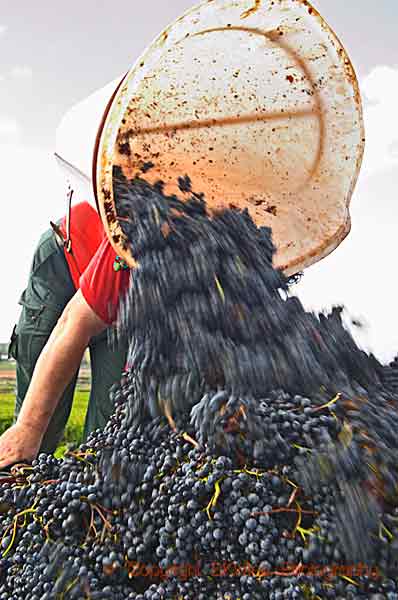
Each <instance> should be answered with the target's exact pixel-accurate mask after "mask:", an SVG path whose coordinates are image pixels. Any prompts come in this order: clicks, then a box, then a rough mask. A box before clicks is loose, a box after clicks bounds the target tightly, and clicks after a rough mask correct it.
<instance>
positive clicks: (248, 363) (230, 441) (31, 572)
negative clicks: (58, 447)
mask: <svg viewBox="0 0 398 600" xmlns="http://www.w3.org/2000/svg"><path fill="white" fill-rule="evenodd" d="M114 180H115V189H114V193H115V197H116V199H117V203H118V204H117V207H118V213H119V215H120V217H121V224H122V226H123V229H124V233H125V234H126V236H127V238H128V239H129V240H131V247H132V252H133V254H134V257H135V258H136V260H137V262H138V267H137V268H136V269H135V270H134V272H133V273H132V277H131V285H130V289H129V291H128V294H127V295H126V297H125V298H124V299H123V302H122V304H121V309H120V315H119V319H118V323H117V328H116V330H115V337H116V338H117V337H120V336H128V338H129V341H130V352H129V357H128V365H127V369H126V372H125V373H124V374H123V377H122V380H121V382H120V383H119V384H115V386H113V388H112V390H111V392H110V400H111V401H112V402H113V403H114V405H115V411H114V414H113V416H112V417H111V419H110V421H109V422H108V424H107V426H106V428H105V429H104V430H103V431H100V430H97V431H95V432H93V433H92V434H91V435H90V437H89V439H88V440H87V441H86V443H84V444H82V445H81V446H80V447H78V448H77V449H75V450H74V451H69V453H67V455H66V457H65V458H64V459H62V460H57V459H55V458H54V457H52V456H46V455H40V456H39V457H38V459H37V460H36V461H34V462H33V464H32V465H17V466H14V467H13V468H12V469H11V472H10V473H5V474H3V475H0V513H1V518H0V553H1V554H0V557H1V558H0V600H22V599H23V600H26V599H29V600H39V599H40V600H69V599H70V600H89V599H92V600H95V599H101V600H119V599H120V600H122V599H123V600H124V599H130V600H164V599H170V600H191V599H192V600H265V599H269V600H282V599H304V600H306V599H307V600H318V599H323V598H339V599H341V600H343V599H344V600H348V599H352V600H356V599H360V598H364V599H365V598H370V599H373V600H381V599H382V598H386V599H387V600H398V583H397V573H396V566H397V565H396V562H397V558H396V556H395V555H396V550H398V543H397V541H396V540H397V539H398V494H397V484H398V480H397V476H398V473H397V465H398V462H397V458H398V457H397V451H398V442H397V441H396V439H397V436H396V434H395V432H396V431H398V416H397V415H398V413H397V411H396V406H397V401H398V377H397V373H398V368H397V364H396V363H392V364H391V365H389V366H382V365H381V364H380V363H379V362H378V361H377V360H376V359H375V358H374V357H373V356H368V355H367V354H365V353H364V352H362V351H361V350H360V349H359V348H358V347H357V346H356V344H355V342H354V340H353V339H352V337H351V335H350V334H349V332H348V331H347V330H346V329H345V328H344V327H343V324H342V320H341V309H340V308H335V309H333V310H332V311H331V313H330V314H328V315H315V314H313V313H308V312H306V311H305V310H304V308H303V307H302V305H301V303H300V302H299V300H298V299H297V298H295V297H293V296H291V292H290V288H289V281H288V280H287V278H286V277H285V276H284V275H283V274H282V273H281V272H279V271H277V270H275V269H274V268H273V266H272V259H273V255H274V247H273V245H272V240H271V232H270V230H268V229H265V228H262V229H258V228H257V227H256V226H255V225H254V223H253V222H252V220H251V218H250V216H249V214H248V213H247V212H240V211H239V210H237V209H235V208H233V207H231V208H230V210H227V211H224V212H221V213H219V214H213V215H212V216H211V218H210V217H209V215H208V214H207V208H206V202H205V199H204V198H203V196H201V195H200V194H196V193H194V192H193V191H192V189H191V184H190V181H189V178H187V177H184V178H181V179H180V181H179V185H180V190H181V193H182V194H184V195H185V196H186V198H185V201H182V200H181V199H178V198H177V197H171V196H166V195H165V194H164V188H163V186H162V184H161V183H159V184H157V185H155V186H150V185H149V184H148V183H146V182H145V181H143V180H141V179H136V180H134V181H132V182H129V181H127V180H125V179H124V178H123V176H122V174H121V172H120V171H117V170H116V171H115V173H114Z"/></svg>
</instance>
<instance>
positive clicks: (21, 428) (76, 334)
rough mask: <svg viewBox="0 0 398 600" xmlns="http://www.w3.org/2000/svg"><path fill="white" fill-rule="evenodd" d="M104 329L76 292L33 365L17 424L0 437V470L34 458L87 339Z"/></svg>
mask: <svg viewBox="0 0 398 600" xmlns="http://www.w3.org/2000/svg"><path fill="white" fill-rule="evenodd" d="M106 327H108V325H107V324H106V323H104V322H103V321H102V320H101V319H100V318H99V317H98V316H97V314H96V313H95V312H94V311H93V310H92V309H91V308H90V306H89V305H88V304H87V302H86V300H85V299H84V297H83V294H82V293H81V291H80V290H78V291H77V292H76V294H75V295H74V297H73V298H72V300H71V301H70V302H69V304H68V305H67V306H66V307H65V310H64V312H63V313H62V315H61V318H60V319H59V321H58V323H57V325H56V326H55V328H54V330H53V332H52V334H51V336H50V338H49V339H48V342H47V344H46V346H45V347H44V348H43V351H42V353H41V355H40V357H39V360H38V361H37V363H36V367H35V370H34V373H33V377H32V381H31V383H30V386H29V389H28V392H27V394H26V397H25V399H24V402H23V405H22V408H21V411H20V413H19V415H18V419H17V422H16V423H15V425H13V426H12V427H10V429H8V430H7V431H6V432H5V433H4V434H3V435H2V436H1V437H0V469H1V468H4V467H6V466H7V465H11V464H15V463H16V462H18V461H21V460H32V459H34V458H36V456H37V453H38V451H39V449H40V445H41V441H42V439H43V436H44V434H45V432H46V430H47V426H48V424H49V422H50V419H51V417H52V415H53V413H54V411H55V409H56V407H57V404H58V402H59V400H60V398H61V396H62V394H63V392H64V391H65V389H66V387H67V385H68V384H69V382H70V381H71V380H72V377H73V376H74V374H75V373H76V371H77V370H78V369H79V366H80V363H81V360H82V357H83V354H84V351H85V349H86V348H87V346H88V344H89V341H90V339H91V338H92V337H93V336H95V335H98V334H99V333H101V332H102V331H103V330H104V329H106Z"/></svg>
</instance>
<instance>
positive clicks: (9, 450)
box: [0, 423, 43, 470]
mask: <svg viewBox="0 0 398 600" xmlns="http://www.w3.org/2000/svg"><path fill="white" fill-rule="evenodd" d="M42 438H43V434H42V433H41V432H39V431H37V430H36V429H34V428H33V427H31V426H29V425H25V424H20V423H16V424H15V425H13V426H12V427H10V428H9V429H7V431H5V432H4V433H3V435H2V436H1V437H0V470H1V469H4V468H6V467H8V466H11V465H15V464H16V463H20V462H31V461H32V460H34V459H35V458H36V456H37V454H38V452H39V449H40V445H41V442H42Z"/></svg>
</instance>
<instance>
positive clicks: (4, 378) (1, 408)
mask: <svg viewBox="0 0 398 600" xmlns="http://www.w3.org/2000/svg"><path fill="white" fill-rule="evenodd" d="M13 371H14V365H13V364H12V363H9V362H6V361H3V362H1V361H0V434H1V433H3V431H5V430H6V429H7V428H8V427H9V426H10V425H11V424H12V422H13V416H14V404H15V374H14V372H13ZM89 385H90V384H89V379H88V377H87V374H86V373H85V374H83V376H82V377H80V378H79V383H78V385H77V387H76V392H75V398H74V401H73V407H72V412H71V414H70V417H69V421H68V423H67V426H66V429H65V435H64V439H63V440H62V443H61V445H60V446H59V448H58V449H57V452H56V456H61V455H62V454H63V453H64V452H65V450H66V449H67V448H68V446H69V445H74V444H78V443H79V442H80V441H81V437H82V433H83V427H84V419H85V416H86V410H87V403H88V397H89Z"/></svg>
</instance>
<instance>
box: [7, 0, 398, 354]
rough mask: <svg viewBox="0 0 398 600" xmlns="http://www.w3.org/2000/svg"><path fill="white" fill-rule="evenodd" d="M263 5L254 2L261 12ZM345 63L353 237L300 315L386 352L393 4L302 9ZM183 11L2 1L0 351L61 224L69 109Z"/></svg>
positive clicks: (329, 3)
mask: <svg viewBox="0 0 398 600" xmlns="http://www.w3.org/2000/svg"><path fill="white" fill-rule="evenodd" d="M264 1H265V0H264ZM314 4H315V6H316V7H317V8H318V10H319V11H320V12H321V14H322V15H323V16H324V17H325V18H326V20H327V21H328V22H329V24H330V25H331V26H332V27H333V29H334V30H335V32H336V33H337V35H338V36H339V37H340V39H341V40H342V42H343V44H344V46H345V47H346V49H347V50H348V53H349V55H350V57H351V58H352V60H353V63H354V66H355V68H356V71H357V74H358V76H359V79H360V83H361V88H362V92H363V96H364V101H365V118H366V125H367V138H368V146H367V155H366V159H365V163H364V168H363V170H362V174H361V177H360V181H359V184H358V186H357V190H356V192H355V195H354V198H353V202H352V218H353V230H352V233H351V235H350V236H349V238H348V239H347V240H346V241H345V242H344V243H343V244H342V245H341V246H340V248H339V249H338V250H337V251H336V252H335V253H334V254H333V255H332V256H330V257H328V258H327V259H325V260H323V261H322V262H321V263H319V264H318V265H316V266H314V267H311V268H310V269H308V270H307V272H306V274H305V277H304V279H303V282H302V283H301V284H300V286H299V287H298V288H297V289H298V291H299V293H300V296H301V297H302V299H303V301H304V302H305V304H306V305H307V306H308V307H315V308H317V309H322V308H324V307H327V306H330V305H332V304H333V303H344V304H346V305H347V307H348V308H349V309H350V311H351V312H352V313H353V314H354V315H359V316H362V317H364V318H365V320H366V321H367V322H368V324H369V328H368V329H367V330H365V331H363V332H362V333H361V342H362V343H363V344H365V345H367V347H369V348H370V349H371V350H373V351H375V352H376V354H378V355H379V356H380V357H381V358H383V359H387V358H389V357H391V356H392V355H393V354H395V353H397V352H398V317H397V314H398V308H397V287H398V286H397V280H396V277H397V275H396V257H397V256H398V242H397V239H398V205H397V202H398V171H397V167H398V119H397V117H396V107H397V106H398V37H397V34H396V31H397V26H398V2H396V0H379V1H378V2H375V1H374V0H354V1H351V2H349V1H348V0H314ZM191 5H192V2H191V1H190V0H172V1H166V0H158V1H157V2H156V3H150V2H134V1H131V0H130V1H129V2H126V1H124V0H122V1H121V2H118V3H110V2H108V3H105V2H103V1H101V0H68V2H61V1H60V0H51V1H50V0H36V2H31V1H30V0H29V1H28V0H13V1H12V2H10V1H8V2H6V1H5V0H3V2H2V4H1V11H0V172H1V194H2V203H3V210H2V216H1V220H0V281H1V282H2V287H3V291H2V295H1V308H2V310H1V313H0V341H6V340H7V339H8V337H9V334H10V332H11V329H12V326H13V323H14V322H15V320H16V319H17V317H18V314H19V307H18V304H17V301H18V297H19V295H20V293H21V292H22V290H23V288H24V286H25V283H26V278H27V275H28V271H29V264H30V260H31V257H32V252H33V249H34V246H35V243H36V242H37V240H38V238H39V237H40V234H41V233H42V231H44V229H46V228H47V226H48V223H49V221H50V219H52V220H54V219H56V218H58V217H60V216H62V214H63V213H64V210H65V209H64V206H65V199H64V186H63V183H62V181H61V179H60V177H59V175H58V171H57V168H56V166H55V164H54V161H53V158H52V152H53V149H54V139H55V130H56V128H57V126H58V124H59V122H60V120H61V118H62V116H63V115H64V113H65V112H66V111H67V110H68V109H69V108H70V107H71V106H72V105H73V104H75V103H76V102H78V101H79V100H82V99H83V98H85V97H86V96H87V95H89V94H90V93H91V92H93V91H95V90H96V89H98V88H100V87H102V86H103V85H105V84H106V83H108V82H109V81H110V80H112V79H114V78H115V77H117V76H118V75H119V74H121V73H123V72H125V71H127V70H128V69H129V67H130V66H131V64H132V63H133V62H134V60H135V58H136V57H137V56H138V55H139V54H140V53H141V52H142V51H143V50H144V48H145V47H146V46H147V45H148V43H149V42H150V41H151V40H152V39H153V38H154V37H155V36H156V35H157V34H158V33H159V32H160V30H161V29H163V28H164V27H165V26H166V25H168V24H169V23H170V22H171V21H172V20H173V19H174V18H175V17H177V16H178V15H179V14H180V13H181V12H183V11H184V10H186V9H187V8H189V7H190V6H191Z"/></svg>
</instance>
